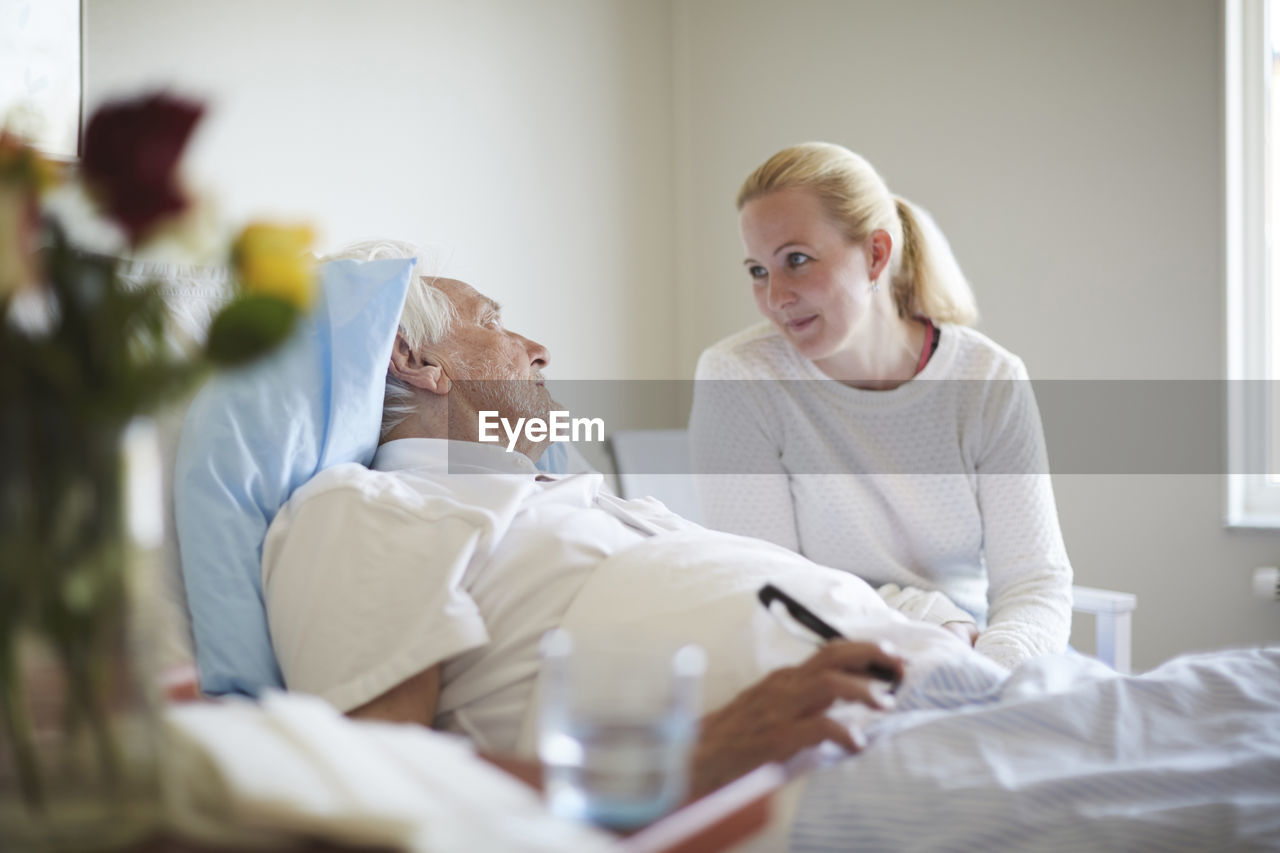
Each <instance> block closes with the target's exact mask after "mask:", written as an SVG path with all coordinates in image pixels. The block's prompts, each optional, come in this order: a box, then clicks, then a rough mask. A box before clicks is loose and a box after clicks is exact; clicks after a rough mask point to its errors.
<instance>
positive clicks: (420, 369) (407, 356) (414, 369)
mask: <svg viewBox="0 0 1280 853" xmlns="http://www.w3.org/2000/svg"><path fill="white" fill-rule="evenodd" d="M390 369H391V375H392V376H394V377H396V378H397V379H399V380H401V381H402V382H406V383H408V384H409V385H412V386H413V387H414V388H418V389H420V390H422V391H427V392H430V393H432V394H440V395H442V396H443V395H445V394H448V393H449V389H450V387H451V386H452V383H451V382H450V380H449V376H448V374H446V373H445V372H444V368H443V367H441V365H440V361H439V359H437V358H435V357H434V356H433V355H432V354H431V353H429V352H423V353H415V352H414V351H413V350H411V349H410V348H409V345H408V344H407V343H405V340H404V337H403V336H401V335H400V334H398V333H397V334H396V342H395V345H394V346H393V347H392V348H391V367H390Z"/></svg>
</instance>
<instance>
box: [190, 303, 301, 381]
mask: <svg viewBox="0 0 1280 853" xmlns="http://www.w3.org/2000/svg"><path fill="white" fill-rule="evenodd" d="M297 319H298V309H297V308H295V307H294V306H293V305H291V304H290V303H288V302H285V301H284V300H283V299H278V298H276V297H274V296H264V295H257V294H251V295H246V296H241V297H239V298H237V299H236V300H235V301H234V302H232V303H231V304H230V305H228V306H227V307H226V308H224V309H222V311H221V312H220V313H219V314H218V316H217V317H215V318H214V320H213V324H212V325H211V326H210V327H209V342H208V344H206V346H205V350H206V352H207V353H208V355H209V359H210V360H211V361H213V362H214V363H215V364H220V365H225V366H228V367H232V366H236V365H241V364H245V363H247V362H249V361H252V360H253V359H255V358H258V357H260V356H262V355H265V354H266V353H268V352H270V351H271V350H272V349H274V348H275V347H276V346H278V345H279V344H280V343H281V342H282V341H283V340H284V339H285V338H287V337H289V333H290V332H292V331H293V327H294V324H295V323H296V322H297Z"/></svg>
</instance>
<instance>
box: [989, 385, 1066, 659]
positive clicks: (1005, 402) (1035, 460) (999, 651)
mask: <svg viewBox="0 0 1280 853" xmlns="http://www.w3.org/2000/svg"><path fill="white" fill-rule="evenodd" d="M990 386H991V391H990V397H989V399H988V401H987V403H988V405H987V415H986V417H984V421H985V423H986V426H985V429H986V435H985V436H984V442H983V452H982V454H981V456H980V457H979V459H978V460H977V465H976V469H977V496H978V506H979V509H980V511H981V514H982V533H983V552H984V557H985V560H986V564H987V575H988V579H989V586H988V590H987V598H988V601H989V603H990V610H989V611H988V625H987V629H986V630H985V631H983V632H982V634H981V635H980V636H979V637H978V642H977V649H978V651H980V652H982V653H983V654H985V655H986V656H987V657H989V658H991V659H992V660H994V661H996V662H997V663H1000V664H1003V665H1004V666H1008V667H1013V666H1016V665H1017V664H1019V663H1021V662H1022V661H1024V660H1027V659H1029V658H1032V657H1036V656H1038V655H1043V654H1050V653H1054V652H1061V651H1064V650H1065V649H1066V646H1067V639H1068V637H1069V635H1070V632H1071V583H1072V572H1071V563H1070V561H1069V560H1068V559H1067V551H1066V546H1065V545H1064V543H1063V541H1062V531H1061V529H1060V528H1059V526H1058V510H1057V506H1056V504H1055V502H1054V498H1053V484H1052V482H1051V481H1050V478H1049V464H1048V455H1047V453H1046V450H1045V444H1044V433H1043V430H1042V428H1041V423H1040V413H1039V410H1038V408H1037V406H1036V402H1035V395H1034V393H1033V392H1032V389H1031V383H1030V380H1029V379H1028V377H1027V372H1026V368H1025V367H1024V366H1023V365H1022V362H1021V361H1018V362H1016V364H1015V366H1014V370H1013V378H1012V379H999V380H996V381H993V382H992V383H990Z"/></svg>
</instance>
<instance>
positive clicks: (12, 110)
mask: <svg viewBox="0 0 1280 853" xmlns="http://www.w3.org/2000/svg"><path fill="white" fill-rule="evenodd" d="M3 124H11V125H12V129H13V130H15V131H17V132H18V134H19V135H21V136H23V137H25V138H27V139H30V140H32V141H33V142H34V143H35V145H36V147H37V148H39V149H41V150H42V151H44V153H46V154H52V155H54V156H56V157H59V158H62V159H65V160H70V159H73V158H74V157H75V156H76V154H77V151H76V142H77V139H78V138H79V133H80V0H0V125H3Z"/></svg>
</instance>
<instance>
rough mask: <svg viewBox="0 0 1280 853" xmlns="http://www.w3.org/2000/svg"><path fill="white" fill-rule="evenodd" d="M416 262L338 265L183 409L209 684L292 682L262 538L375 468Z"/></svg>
mask: <svg viewBox="0 0 1280 853" xmlns="http://www.w3.org/2000/svg"><path fill="white" fill-rule="evenodd" d="M413 263H414V262H413V260H412V259H409V258H406V259H394V260H381V261H369V262H365V263H361V262H358V261H348V260H344V261H331V262H330V263H327V264H325V265H324V266H323V267H321V269H320V282H319V288H318V293H317V294H316V304H315V307H314V309H313V310H312V312H311V313H310V315H308V316H307V317H305V318H303V319H302V320H301V321H300V322H299V324H298V328H297V329H296V331H295V333H294V335H293V336H292V337H291V338H290V340H289V341H288V342H287V343H286V344H285V345H284V346H283V347H281V349H280V350H279V351H277V352H276V353H274V354H272V355H271V356H270V357H268V358H266V359H263V360H262V361H260V362H257V363H255V364H252V365H250V366H249V367H246V368H242V369H239V370H235V371H229V372H226V373H222V374H219V375H217V376H215V377H213V379H211V380H210V381H209V382H208V384H206V385H205V386H204V388H202V389H201V391H200V393H199V394H198V395H197V396H196V399H195V401H194V402H193V403H192V404H191V408H190V410H189V411H188V412H187V419H186V423H185V425H184V426H183V430H182V438H181V441H180V443H179V446H178V459H177V464H176V466H175V470H174V485H173V492H174V503H175V512H176V518H177V527H178V547H179V551H180V553H181V558H182V576H183V580H184V581H185V582H186V588H187V602H188V605H189V606H190V610H191V628H192V633H193V635H194V637H195V646H196V665H197V667H198V669H199V670H200V686H201V687H202V688H203V689H204V691H205V692H206V693H211V694H223V693H243V694H248V695H256V694H257V693H258V692H259V691H261V690H262V689H263V688H265V687H283V686H284V684H283V680H282V679H281V677H280V666H279V664H278V663H277V662H276V658H275V654H274V652H273V651H272V649H271V637H270V634H269V633H268V631H267V614H266V610H265V608H264V607H263V603H262V575H261V569H260V564H261V560H262V542H263V539H264V538H265V537H266V534H267V527H268V526H269V525H270V524H271V521H272V519H274V518H275V516H276V513H277V512H278V511H279V510H280V507H281V506H283V505H284V503H285V501H287V500H288V499H289V495H290V494H292V492H293V490H294V489H296V488H298V487H299V486H301V485H302V484H303V483H305V482H306V481H307V480H310V479H311V478H312V477H313V476H315V474H316V473H317V472H319V471H321V470H323V469H325V468H328V467H330V466H333V465H338V464H341V463H343V462H360V463H362V464H365V465H368V464H369V463H370V462H372V461H373V453H374V451H375V450H376V449H377V446H378V431H379V428H380V426H381V422H382V398H383V388H384V387H385V384H386V382H385V380H386V375H387V363H388V361H389V360H390V358H391V346H392V344H393V343H394V341H395V333H396V328H397V326H398V325H399V322H400V311H401V309H402V308H403V306H404V298H405V293H406V291H407V290H408V286H409V281H410V276H411V274H412V271H413Z"/></svg>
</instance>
